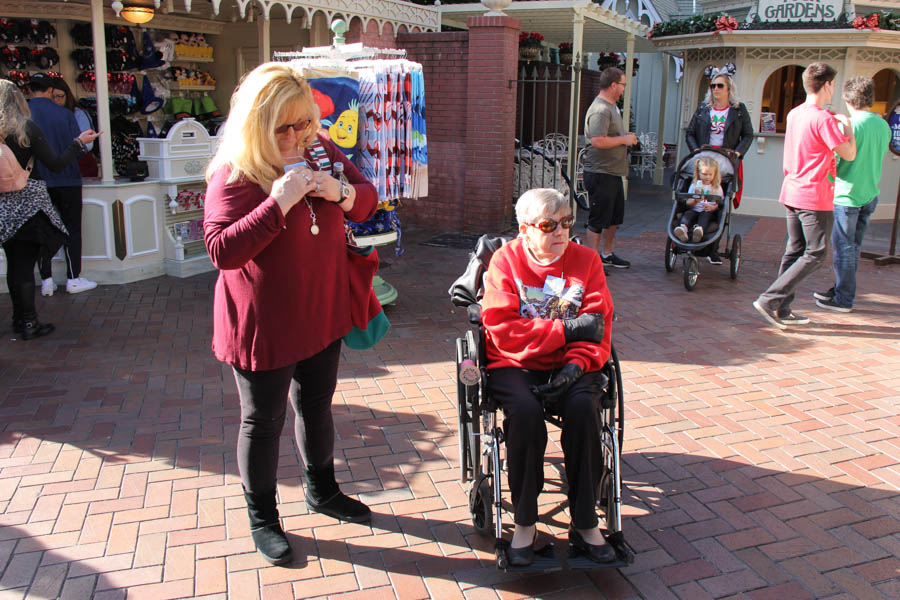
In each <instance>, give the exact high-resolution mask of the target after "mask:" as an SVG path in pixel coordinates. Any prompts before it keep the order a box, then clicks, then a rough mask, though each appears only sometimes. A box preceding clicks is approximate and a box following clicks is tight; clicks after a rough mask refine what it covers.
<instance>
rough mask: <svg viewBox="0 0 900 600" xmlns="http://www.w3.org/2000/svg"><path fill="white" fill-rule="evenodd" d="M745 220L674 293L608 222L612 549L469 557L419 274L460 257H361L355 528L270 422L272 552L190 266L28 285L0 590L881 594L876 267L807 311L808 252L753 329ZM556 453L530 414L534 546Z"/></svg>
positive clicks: (887, 413) (11, 405) (6, 403)
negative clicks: (501, 558) (719, 254)
mask: <svg viewBox="0 0 900 600" xmlns="http://www.w3.org/2000/svg"><path fill="white" fill-rule="evenodd" d="M747 227H748V228H749V232H748V236H747V239H746V240H745V243H744V263H743V267H742V272H741V277H740V278H739V279H738V280H737V281H731V280H730V279H729V278H728V274H727V267H728V264H727V262H726V264H725V265H724V266H723V267H718V268H716V267H711V266H710V265H708V264H706V263H705V262H704V263H703V265H702V266H701V278H700V282H699V284H698V287H697V290H696V291H694V292H692V293H688V292H686V291H685V290H684V288H683V287H682V283H681V274H680V267H679V269H677V270H676V272H674V273H671V274H667V273H666V272H665V271H664V269H663V256H662V249H663V244H664V242H663V240H664V238H663V236H662V234H661V233H659V232H658V231H643V232H635V233H634V234H633V235H631V236H630V237H626V236H622V238H621V239H620V241H619V245H618V248H619V250H620V253H621V254H622V255H623V256H625V257H627V258H629V259H631V260H632V261H633V262H634V267H633V268H632V269H631V270H629V271H616V272H614V273H612V274H611V275H610V278H609V281H610V287H611V289H612V292H613V297H614V300H615V302H616V306H617V313H618V321H617V322H616V324H615V328H614V332H615V333H614V340H615V344H616V346H617V349H618V352H619V355H620V357H621V359H622V364H623V368H624V376H625V392H626V402H627V419H628V421H627V428H626V443H625V449H624V468H625V475H624V481H625V484H626V491H625V505H626V508H625V514H626V518H625V522H624V529H625V532H626V537H627V539H628V540H629V541H630V543H631V544H632V545H633V546H634V548H635V549H636V551H637V560H636V561H635V563H634V564H633V565H632V566H630V567H628V568H624V569H620V570H599V571H593V572H572V571H561V572H557V573H550V574H539V575H532V576H521V575H514V574H505V573H502V572H499V571H498V570H497V569H496V568H495V566H494V564H493V562H492V542H491V540H486V539H484V538H481V537H480V536H478V535H477V534H476V533H475V532H474V530H473V528H472V525H471V522H470V518H469V514H468V509H467V508H466V495H465V489H464V488H463V486H462V485H460V484H459V483H458V481H457V470H456V468H457V465H456V421H455V408H454V399H455V382H454V372H455V367H454V363H453V340H454V338H455V337H456V336H457V335H459V334H460V333H461V332H463V331H464V330H465V323H464V319H463V317H462V315H461V313H460V312H459V311H454V309H452V307H451V306H450V305H449V303H448V301H447V296H446V293H445V290H446V288H447V287H448V285H449V282H450V281H451V280H452V279H453V278H455V276H456V275H457V274H458V273H459V272H460V271H461V270H462V268H463V266H464V264H465V262H466V252H465V251H463V250H454V249H442V248H432V247H426V246H422V245H420V244H419V243H418V242H419V241H421V240H423V239H424V238H426V237H430V236H431V235H433V234H434V233H435V232H428V231H413V230H409V231H407V232H406V234H405V240H406V244H407V247H408V250H407V253H406V255H405V256H404V257H402V258H399V259H395V258H389V259H388V260H389V261H390V262H391V263H392V264H391V266H390V267H389V268H387V269H385V271H384V274H385V277H386V278H387V279H388V281H390V282H391V283H393V284H394V285H396V287H397V288H398V289H399V291H400V298H399V300H398V301H397V303H396V305H395V306H392V307H389V308H388V314H389V317H390V319H391V321H392V323H393V329H392V330H391V332H390V333H389V335H388V336H387V337H386V339H385V340H384V341H383V342H382V343H381V344H380V345H379V346H378V347H377V348H376V349H374V350H369V351H365V352H355V351H349V350H347V351H345V352H344V357H343V364H342V368H341V372H340V381H339V387H338V389H339V393H338V395H337V397H336V399H335V413H336V427H337V435H338V444H337V446H338V454H339V457H340V460H339V463H338V472H339V478H340V479H341V481H343V482H345V483H344V488H345V489H346V490H348V491H351V492H354V493H358V494H360V496H361V497H362V498H363V499H364V500H365V501H366V502H368V503H369V504H370V505H371V506H372V508H373V511H374V513H375V517H374V523H373V525H372V526H371V527H369V526H363V525H349V524H339V523H337V522H335V521H333V520H331V519H328V518H326V517H322V516H320V515H316V514H310V513H309V512H308V511H307V509H306V506H305V504H304V502H303V495H302V489H301V482H300V479H299V477H298V468H297V463H298V456H297V453H296V451H295V449H294V448H293V445H292V441H291V439H290V438H289V437H283V438H282V441H283V444H282V456H281V468H280V472H279V493H280V499H281V505H280V506H281V512H282V515H283V516H284V521H285V525H286V529H287V530H288V531H289V537H290V539H291V543H292V545H293V546H294V548H295V553H296V554H297V555H298V556H299V557H300V558H299V559H298V560H297V561H296V563H295V564H294V565H293V566H292V567H291V568H278V567H271V566H268V565H267V564H266V563H264V562H263V561H262V560H261V559H260V558H259V557H258V556H257V555H256V554H255V552H254V550H253V545H252V542H251V540H250V538H249V533H248V526H247V519H246V512H245V508H244V503H243V499H242V496H241V489H240V484H239V480H238V477H237V474H236V472H237V471H236V464H235V457H234V446H235V434H236V429H237V427H236V423H237V421H238V408H237V396H236V393H235V388H234V384H233V381H232V379H231V376H230V372H229V370H228V369H225V368H223V367H222V366H221V365H220V364H218V363H217V362H216V361H215V360H214V359H213V357H212V356H211V354H210V351H209V339H210V318H209V314H210V306H211V290H212V287H213V282H214V275H213V274H207V275H202V276H197V277H193V278H191V279H187V280H178V279H172V278H158V279H153V280H149V281H144V282H140V283H135V284H130V285H124V286H103V287H100V288H98V289H96V290H94V291H91V292H87V293H83V294H79V295H76V296H67V295H65V294H58V295H56V296H54V297H52V298H47V299H40V300H39V309H40V314H41V316H42V318H45V319H47V320H50V321H53V322H55V323H56V324H57V327H58V330H57V332H56V333H54V334H53V335H51V336H48V337H46V338H42V339H40V340H35V341H31V342H14V341H11V340H10V339H9V338H10V332H9V329H8V326H9V324H8V321H4V322H2V323H0V326H2V331H3V334H2V335H3V337H2V341H0V598H2V599H5V598H22V597H27V598H57V597H61V598H65V599H79V598H92V597H93V598H98V599H102V600H111V599H114V598H125V597H127V598H129V599H131V598H152V599H154V600H158V599H163V598H184V597H198V598H226V597H229V598H234V599H241V600H243V599H253V598H267V599H276V598H277V599H280V598H312V597H325V596H327V597H329V598H348V599H349V598H366V599H367V600H375V599H378V598H403V599H415V598H441V599H444V598H447V599H452V598H468V599H472V600H475V599H481V598H504V599H512V598H525V597H541V598H566V599H570V598H573V599H575V598H610V599H627V598H648V599H668V598H683V599H690V600H697V599H702V598H728V599H736V598H746V599H751V600H762V599H779V600H780V599H803V598H834V599H837V598H898V597H900V560H898V555H900V435H898V434H900V417H898V416H897V405H898V392H897V390H898V389H900V375H898V373H900V276H898V274H900V267H897V266H893V267H883V268H875V267H874V266H872V265H871V263H870V262H866V263H864V264H863V266H862V269H861V273H860V290H861V297H860V298H859V300H858V303H857V306H858V308H857V310H856V311H855V312H853V313H850V314H846V315H838V314H832V313H824V312H822V311H819V310H817V309H816V308H815V307H814V305H813V301H812V299H811V298H810V296H809V293H810V292H811V291H812V289H813V288H814V287H817V286H819V285H821V284H823V283H826V281H827V280H828V273H827V272H826V270H825V269H823V270H822V271H820V272H819V273H816V275H815V276H814V277H813V278H812V281H811V282H810V283H809V284H808V285H806V286H805V287H804V289H803V290H802V293H801V294H800V295H799V299H798V301H797V303H796V306H795V308H796V309H797V311H798V312H804V313H809V314H810V315H811V316H812V317H813V319H814V322H813V324H811V325H809V326H807V327H804V328H798V329H797V330H796V331H792V332H789V333H781V332H778V331H776V330H774V329H772V328H770V327H768V326H766V325H765V323H764V322H763V321H762V320H761V319H760V318H759V317H758V316H757V315H756V314H755V312H754V311H753V310H752V309H751V308H750V302H751V301H752V300H753V299H754V298H755V296H756V294H758V293H759V291H760V290H761V289H763V288H764V287H765V286H766V285H767V284H768V283H769V282H770V281H771V280H772V278H773V277H774V272H775V269H776V266H777V256H778V253H779V251H780V247H781V237H782V236H783V224H781V223H780V221H778V220H775V219H759V220H754V221H753V222H752V223H750V224H749V225H748V226H747ZM779 228H781V229H780V230H779ZM651 229H652V228H651ZM383 254H386V253H383ZM9 312H10V305H9V298H8V296H5V295H3V296H0V314H3V315H9ZM3 318H4V319H6V318H7V317H6V316H5V317H3ZM285 431H286V432H289V431H291V428H290V427H289V426H288V427H286V428H285ZM560 463H561V453H560V451H559V447H558V432H552V433H551V442H550V447H549V449H548V465H547V473H548V482H547V485H546V489H545V493H544V494H543V495H542V497H541V499H542V506H541V514H542V524H541V526H540V530H541V535H542V536H543V537H544V538H545V539H550V538H551V537H555V538H556V541H557V546H562V545H563V543H564V541H565V530H566V528H567V526H568V518H567V516H566V515H565V514H562V510H561V503H562V501H563V499H564V496H563V495H562V494H561V486H562V481H561V476H560V470H561V464H560ZM507 500H508V497H507ZM564 508H565V506H564V505H562V509H564ZM506 522H507V524H508V523H510V521H509V520H507V521H506Z"/></svg>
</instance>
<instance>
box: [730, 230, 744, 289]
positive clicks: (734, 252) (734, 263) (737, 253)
mask: <svg viewBox="0 0 900 600" xmlns="http://www.w3.org/2000/svg"><path fill="white" fill-rule="evenodd" d="M729 261H730V262H731V278H732V279H737V276H738V271H740V270H741V236H740V235H735V236H734V239H733V240H732V241H731V253H730V254H729Z"/></svg>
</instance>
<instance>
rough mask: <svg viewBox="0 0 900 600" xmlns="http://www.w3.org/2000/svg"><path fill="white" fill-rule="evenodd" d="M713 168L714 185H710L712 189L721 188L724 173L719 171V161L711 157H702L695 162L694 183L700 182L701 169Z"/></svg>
mask: <svg viewBox="0 0 900 600" xmlns="http://www.w3.org/2000/svg"><path fill="white" fill-rule="evenodd" d="M701 166H702V167H712V169H713V172H714V173H715V175H713V179H712V183H710V185H711V186H712V187H714V188H715V187H719V186H721V185H722V173H721V172H720V171H719V161H717V160H716V159H714V158H710V157H709V156H701V157H700V158H698V159H697V160H696V161H695V162H694V181H700V167H701Z"/></svg>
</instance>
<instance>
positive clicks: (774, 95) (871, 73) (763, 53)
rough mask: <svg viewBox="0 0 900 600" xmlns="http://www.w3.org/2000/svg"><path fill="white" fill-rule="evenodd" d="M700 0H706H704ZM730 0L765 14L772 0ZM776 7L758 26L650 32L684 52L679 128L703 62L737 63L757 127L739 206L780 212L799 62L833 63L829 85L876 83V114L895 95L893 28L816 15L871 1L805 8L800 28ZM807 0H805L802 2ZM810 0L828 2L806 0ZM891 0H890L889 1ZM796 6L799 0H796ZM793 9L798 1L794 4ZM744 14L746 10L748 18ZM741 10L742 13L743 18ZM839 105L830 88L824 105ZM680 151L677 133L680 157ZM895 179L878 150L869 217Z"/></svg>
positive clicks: (879, 214) (884, 214)
mask: <svg viewBox="0 0 900 600" xmlns="http://www.w3.org/2000/svg"><path fill="white" fill-rule="evenodd" d="M705 4H711V3H709V2H707V3H705ZM736 4H739V5H742V6H739V7H737V9H738V10H740V9H741V8H743V9H744V12H745V13H746V10H747V9H749V10H751V11H759V12H757V13H755V14H758V15H760V18H765V9H766V6H764V5H768V4H772V3H771V2H766V0H761V1H760V2H759V3H757V2H752V3H751V2H740V3H736ZM776 4H778V5H779V6H781V7H782V8H777V7H776V8H777V9H773V11H770V12H771V14H772V15H773V16H774V17H775V18H776V20H775V21H773V22H771V23H770V24H769V25H768V26H767V27H765V28H758V29H749V28H748V29H743V28H738V29H723V30H719V31H711V32H704V33H693V34H685V35H666V36H664V37H653V38H652V39H653V43H654V44H655V45H656V47H657V48H658V49H659V50H661V51H665V52H671V53H675V54H680V55H681V56H682V57H683V58H684V76H683V79H682V95H681V104H680V107H679V117H678V118H679V129H680V130H681V131H682V132H683V131H684V129H685V128H686V127H687V125H688V123H689V122H690V119H691V116H692V115H693V114H694V112H695V111H696V109H697V106H698V104H699V103H700V102H701V101H702V100H703V97H704V95H705V93H706V89H707V85H708V81H707V80H706V77H705V75H704V69H705V68H706V67H707V66H708V65H716V66H717V67H721V66H722V65H724V64H725V63H729V62H731V63H734V65H735V66H736V69H737V71H736V75H735V82H736V87H737V91H738V96H739V99H740V101H742V102H744V103H745V104H746V105H747V108H748V110H749V111H750V115H751V118H752V121H753V128H754V130H755V131H756V132H757V134H756V138H755V141H754V143H753V145H752V146H751V148H750V150H749V151H748V153H747V155H746V156H745V158H744V195H743V201H742V204H741V213H742V214H748V215H758V216H778V217H780V216H782V215H783V212H784V211H783V208H782V207H781V205H780V204H779V203H778V197H779V194H780V190H781V182H782V172H783V171H782V159H783V149H784V124H785V118H786V116H787V113H788V112H789V111H790V110H791V108H793V107H794V106H796V105H798V104H800V103H802V102H803V101H804V100H805V98H806V94H805V92H804V91H803V88H802V83H801V81H800V76H801V74H802V72H803V69H804V68H805V67H806V66H807V65H808V64H810V63H812V62H815V61H823V62H826V63H828V64H830V65H832V66H833V67H835V68H836V69H837V78H836V80H835V86H836V88H837V90H841V89H842V87H843V85H844V82H845V81H846V80H847V79H848V78H850V77H853V76H856V75H861V76H865V77H871V78H873V79H874V80H875V83H876V94H875V106H874V107H873V111H874V112H877V113H878V114H882V113H884V112H885V111H887V110H888V109H889V108H890V107H891V106H893V105H894V103H895V102H896V101H897V100H898V98H900V31H894V30H886V29H877V28H865V27H863V28H856V27H853V26H847V25H845V26H844V27H835V26H833V25H830V24H829V25H827V26H826V25H825V23H826V21H823V18H829V19H830V20H831V21H833V20H834V19H833V17H832V14H834V15H839V14H840V13H841V11H842V10H843V9H848V10H850V11H855V13H853V12H851V13H849V14H850V16H851V17H852V16H853V15H854V14H856V15H860V14H862V15H865V14H868V13H869V12H870V8H871V7H863V6H858V5H857V6H854V5H853V3H847V4H846V5H844V4H843V3H841V2H837V3H836V4H835V3H831V4H835V6H833V7H831V8H830V12H827V13H826V12H823V11H824V9H820V10H817V11H807V12H805V13H803V15H806V14H807V13H808V14H809V15H810V17H809V18H805V19H804V21H803V23H804V25H803V27H804V28H802V29H800V28H798V29H792V28H787V27H789V24H788V25H785V26H784V27H785V28H780V25H779V24H778V23H777V18H778V17H780V16H783V15H782V13H783V14H784V15H787V16H789V17H791V18H794V19H796V18H797V16H796V15H800V14H801V13H800V12H797V11H793V12H789V14H788V13H785V12H784V11H785V9H784V8H783V5H784V4H785V3H776ZM805 4H810V3H805ZM813 4H816V5H817V6H818V5H820V4H823V5H824V4H827V3H824V2H818V3H813ZM894 4H895V5H896V3H894ZM801 8H802V7H801ZM798 10H799V9H798ZM753 14H754V13H751V14H750V18H751V19H752V18H753ZM745 17H746V14H745V15H744V16H742V17H741V19H744V18H745ZM829 108H831V109H832V110H834V111H837V112H845V111H846V107H845V105H844V102H843V100H842V99H841V98H840V93H839V92H838V93H836V94H835V98H834V101H833V102H832V105H831V106H830V107H829ZM686 151H687V148H686V146H685V145H684V138H683V136H682V138H681V140H680V144H679V158H680V156H681V155H683V154H684V153H685V152H686ZM898 184H900V158H898V157H897V156H895V155H893V154H891V153H888V154H887V155H886V156H885V158H884V164H883V175H882V179H881V183H880V189H881V194H880V198H879V204H878V207H877V210H876V212H875V214H874V216H873V218H874V219H891V218H892V217H893V215H894V212H895V206H896V202H897V190H898Z"/></svg>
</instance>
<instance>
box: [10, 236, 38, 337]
mask: <svg viewBox="0 0 900 600" xmlns="http://www.w3.org/2000/svg"><path fill="white" fill-rule="evenodd" d="M3 251H4V252H5V253H6V287H7V288H8V289H9V297H10V300H11V301H12V306H13V320H14V321H34V320H35V319H37V311H36V310H35V307H34V289H35V285H34V263H35V262H37V259H38V254H40V251H41V245H40V244H39V243H38V242H33V241H19V240H16V239H12V240H10V241H8V242H7V243H5V244H3Z"/></svg>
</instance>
